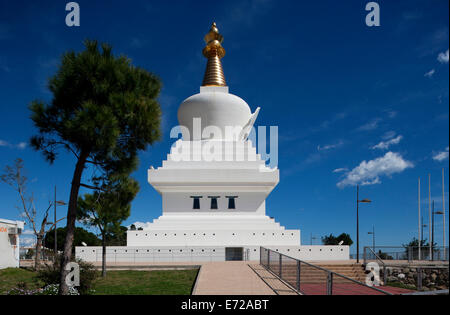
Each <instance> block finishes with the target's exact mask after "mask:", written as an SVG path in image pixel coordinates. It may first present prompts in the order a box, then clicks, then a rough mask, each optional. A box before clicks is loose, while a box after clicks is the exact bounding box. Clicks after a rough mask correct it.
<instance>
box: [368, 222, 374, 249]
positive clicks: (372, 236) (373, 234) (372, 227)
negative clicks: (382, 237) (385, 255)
mask: <svg viewBox="0 0 450 315" xmlns="http://www.w3.org/2000/svg"><path fill="white" fill-rule="evenodd" d="M367 234H369V235H370V234H372V247H373V252H374V253H375V226H372V232H367Z"/></svg>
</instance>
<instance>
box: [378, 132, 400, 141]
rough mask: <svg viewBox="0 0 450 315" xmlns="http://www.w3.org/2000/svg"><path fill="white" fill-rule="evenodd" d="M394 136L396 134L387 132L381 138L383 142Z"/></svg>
mask: <svg viewBox="0 0 450 315" xmlns="http://www.w3.org/2000/svg"><path fill="white" fill-rule="evenodd" d="M396 134H397V133H396V132H395V131H387V132H385V133H384V135H383V136H382V137H381V138H383V140H390V139H392V138H394V137H395V135H396Z"/></svg>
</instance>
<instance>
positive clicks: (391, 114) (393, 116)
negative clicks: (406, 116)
mask: <svg viewBox="0 0 450 315" xmlns="http://www.w3.org/2000/svg"><path fill="white" fill-rule="evenodd" d="M397 114H398V112H396V111H395V110H390V111H388V117H389V118H391V119H392V118H395V117H397Z"/></svg>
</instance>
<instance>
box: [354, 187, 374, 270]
mask: <svg viewBox="0 0 450 315" xmlns="http://www.w3.org/2000/svg"><path fill="white" fill-rule="evenodd" d="M360 202H361V203H370V202H372V201H371V200H369V199H362V200H359V185H356V263H358V264H359V203H360Z"/></svg>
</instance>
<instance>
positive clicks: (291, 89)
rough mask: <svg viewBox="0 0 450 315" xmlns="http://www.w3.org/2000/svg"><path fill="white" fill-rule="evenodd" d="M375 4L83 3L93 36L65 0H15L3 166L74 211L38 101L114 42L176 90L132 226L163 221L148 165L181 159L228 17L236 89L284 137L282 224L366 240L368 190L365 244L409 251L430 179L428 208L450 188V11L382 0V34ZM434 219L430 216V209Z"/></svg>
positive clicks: (8, 13) (2, 60)
mask: <svg viewBox="0 0 450 315" xmlns="http://www.w3.org/2000/svg"><path fill="white" fill-rule="evenodd" d="M367 2H368V1H356V0H352V1H331V0H330V1H285V0H279V1H274V0H247V1H234V0H229V1H187V0H185V1H181V0H177V1H173V0H172V1H132V0H130V1H92V0H90V1H86V0H80V1H78V3H79V4H80V7H81V26H80V27H76V28H69V27H67V26H66V25H65V22H64V21H65V16H66V12H65V4H66V1H33V2H30V1H6V0H0V108H1V115H0V166H1V168H3V167H4V166H5V165H7V164H11V163H12V162H13V160H14V159H15V158H17V157H21V158H23V159H24V160H25V165H26V168H27V170H28V175H29V178H30V179H31V181H32V182H31V183H30V188H29V189H30V191H33V192H34V194H35V198H36V200H37V203H36V204H37V206H38V208H41V209H42V208H44V207H46V205H47V204H48V201H49V200H50V199H51V198H52V194H53V187H54V185H56V186H57V189H58V199H63V200H66V201H67V199H68V195H69V188H70V182H71V176H72V172H73V169H74V159H73V158H72V157H71V156H70V155H68V154H65V153H63V154H61V155H60V157H59V158H58V160H57V161H56V162H55V164H54V165H49V164H48V163H47V162H45V161H44V159H43V157H42V156H41V154H40V153H37V152H34V151H33V150H32V149H31V148H29V146H28V145H27V144H26V143H27V142H28V140H29V138H30V136H32V135H33V134H34V133H35V132H36V131H35V129H34V128H33V125H32V123H31V121H30V119H29V116H30V113H29V111H28V109H27V106H28V104H29V103H30V102H31V101H32V100H34V99H41V100H46V101H50V100H51V94H50V93H49V92H48V90H47V88H46V82H47V79H48V77H49V76H51V75H52V74H53V73H54V72H55V71H56V69H57V67H58V63H59V59H60V56H61V55H62V54H63V53H64V52H65V51H68V50H75V51H79V50H81V49H82V48H83V46H82V41H83V40H84V39H86V38H90V39H97V40H99V41H104V42H108V43H110V44H111V45H112V46H113V49H114V51H115V53H116V54H125V55H127V56H129V57H130V58H131V59H132V61H133V63H134V64H135V65H136V66H139V67H143V68H145V69H147V70H149V71H151V72H154V73H156V74H158V75H159V76H160V77H161V79H162V81H163V85H164V87H163V90H162V94H161V97H160V102H161V107H162V111H163V124H162V127H163V133H164V136H163V139H162V141H161V142H159V143H157V144H155V145H154V146H152V147H149V148H148V150H147V151H146V152H141V154H140V161H141V162H140V167H139V169H138V171H136V172H135V174H134V176H135V178H136V179H138V180H139V182H140V184H141V191H140V193H139V194H138V196H137V198H136V199H135V201H134V202H133V206H132V213H131V217H130V218H129V219H128V220H127V222H126V223H127V224H130V223H132V222H135V221H142V222H146V221H150V220H152V219H154V218H157V217H158V216H159V215H160V214H161V198H160V196H159V195H158V193H157V192H156V191H155V190H153V188H152V187H151V186H150V185H149V184H148V183H147V179H146V169H147V168H148V167H149V166H151V165H153V166H155V167H157V166H160V165H161V162H162V160H163V159H165V158H166V155H167V153H168V151H169V148H170V146H171V144H172V143H173V139H170V138H169V131H170V129H171V128H172V127H173V126H175V125H177V120H176V112H177V108H178V106H179V104H180V103H181V102H182V101H183V100H184V99H185V98H187V97H189V96H190V95H192V94H195V93H197V92H198V89H199V85H200V84H201V81H202V78H203V72H204V68H205V65H206V60H205V59H204V58H203V57H202V55H201V50H202V48H203V46H204V43H203V36H204V34H205V33H206V32H207V31H208V30H209V26H210V24H211V22H212V21H216V22H217V24H218V27H219V29H220V31H221V33H222V34H223V36H224V37H225V41H224V43H223V46H224V47H225V49H226V51H227V55H226V57H225V58H224V59H223V66H224V71H225V75H226V78H227V83H228V85H229V87H230V92H231V93H233V94H236V95H239V96H240V97H242V98H243V99H244V100H245V101H246V102H247V103H248V104H249V105H250V107H251V108H252V110H255V109H256V107H258V106H260V107H261V113H260V115H259V118H258V120H257V125H261V126H278V128H279V168H280V176H281V180H280V184H279V185H278V186H277V188H276V189H275V190H274V191H273V192H272V194H271V195H270V197H269V198H268V201H267V212H268V215H270V216H273V217H275V218H276V219H277V221H279V222H280V223H281V224H282V225H284V226H285V227H287V228H290V229H294V228H299V229H301V230H302V233H303V243H304V244H309V243H310V235H311V233H312V234H313V235H314V236H315V237H320V236H323V235H325V234H329V233H334V234H335V235H336V234H340V233H341V232H347V233H350V234H351V236H352V237H353V239H355V238H356V237H355V230H356V228H355V198H356V197H355V191H356V190H355V187H354V184H356V183H364V184H365V185H364V186H362V187H361V197H362V198H370V199H372V200H373V203H372V204H369V205H367V204H364V205H362V206H361V212H360V231H361V243H362V245H370V244H371V236H370V235H367V232H368V231H369V230H371V228H372V225H375V229H376V235H377V244H378V245H400V244H402V243H406V242H407V241H409V240H410V239H411V238H412V237H414V236H416V234H417V178H418V177H419V176H420V177H422V182H423V185H422V192H423V194H422V198H423V199H424V200H425V199H426V197H427V193H426V192H427V187H426V177H427V174H428V173H430V174H431V178H432V186H431V190H432V197H433V198H434V199H436V202H437V209H438V210H440V209H442V201H441V191H442V190H441V170H442V168H445V174H446V187H447V188H446V191H447V192H448V186H449V182H448V175H449V174H448V166H449V162H448V161H449V160H448V145H449V138H448V137H449V116H448V115H449V108H448V105H449V93H448V84H449V82H448V81H449V73H448V71H449V66H448V47H449V41H448V38H449V35H448V27H449V17H448V9H449V8H448V6H449V3H448V1H447V0H433V1H429V0H423V1H417V0H407V1H378V3H379V4H380V7H381V26H380V27H372V28H369V27H367V26H366V25H365V16H366V14H367V12H366V11H365V5H366V3H367ZM364 161H365V162H364ZM446 197H447V200H448V193H447V196H446ZM0 198H1V200H2V203H1V206H0V217H2V218H7V219H18V218H19V216H18V210H17V209H16V208H15V205H16V204H18V203H17V196H16V195H15V193H14V192H13V191H12V190H11V189H10V188H9V187H8V186H6V185H5V184H0ZM423 209H424V210H425V211H424V212H425V213H424V219H425V220H428V216H427V204H426V203H425V202H424V203H423ZM447 209H448V203H447ZM65 211H66V209H65V208H64V207H60V208H59V209H58V216H64V213H65ZM436 220H437V221H438V223H437V224H436V235H437V236H436V238H437V241H438V243H439V244H441V242H442V223H441V220H442V219H441V218H440V217H438V218H437V219H436ZM426 233H427V231H426V232H425V234H426ZM317 242H318V241H316V243H317ZM447 244H448V243H447Z"/></svg>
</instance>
